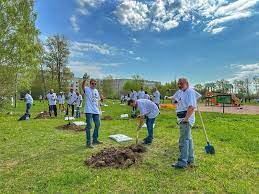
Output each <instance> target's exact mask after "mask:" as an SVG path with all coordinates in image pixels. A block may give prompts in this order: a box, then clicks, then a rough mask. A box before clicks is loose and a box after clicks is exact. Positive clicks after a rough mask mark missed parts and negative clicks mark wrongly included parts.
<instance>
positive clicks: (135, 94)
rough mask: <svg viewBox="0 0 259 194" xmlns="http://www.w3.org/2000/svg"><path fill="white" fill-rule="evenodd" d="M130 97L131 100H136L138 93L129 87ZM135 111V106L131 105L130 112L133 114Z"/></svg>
mask: <svg viewBox="0 0 259 194" xmlns="http://www.w3.org/2000/svg"><path fill="white" fill-rule="evenodd" d="M130 99H131V100H133V101H136V100H137V99H138V93H137V92H136V91H135V90H133V89H131V92H130ZM128 102H129V101H128ZM135 112H136V108H135V107H134V106H133V107H132V114H135Z"/></svg>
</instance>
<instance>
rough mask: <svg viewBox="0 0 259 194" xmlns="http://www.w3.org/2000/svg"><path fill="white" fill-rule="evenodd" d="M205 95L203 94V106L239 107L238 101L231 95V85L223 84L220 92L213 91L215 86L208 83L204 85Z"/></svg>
mask: <svg viewBox="0 0 259 194" xmlns="http://www.w3.org/2000/svg"><path fill="white" fill-rule="evenodd" d="M205 87H206V93H205V106H223V103H222V102H224V106H232V107H239V106H240V105H241V104H240V100H239V98H237V97H236V96H235V94H234V93H233V86H232V84H224V89H223V91H222V92H218V91H215V90H214V88H215V84H214V83H210V84H206V85H205Z"/></svg>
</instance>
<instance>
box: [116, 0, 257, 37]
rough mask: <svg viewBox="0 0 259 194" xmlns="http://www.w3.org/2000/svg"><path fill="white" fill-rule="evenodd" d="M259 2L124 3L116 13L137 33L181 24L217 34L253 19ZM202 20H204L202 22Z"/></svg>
mask: <svg viewBox="0 0 259 194" xmlns="http://www.w3.org/2000/svg"><path fill="white" fill-rule="evenodd" d="M258 2H259V0H236V1H235V2H229V1H228V0H178V1H176V0H153V1H149V2H148V1H146V3H143V2H138V1H135V0H122V1H121V3H120V4H119V5H118V6H117V9H116V11H115V13H116V16H117V17H118V21H119V22H120V23H121V24H122V25H126V26H128V27H130V28H131V29H132V30H134V31H138V30H143V29H146V28H148V27H149V28H150V29H151V30H155V31H158V32H160V31H163V30H171V29H174V28H176V27H178V26H179V25H180V23H181V22H185V21H191V22H192V24H193V26H195V25H204V26H205V28H204V31H206V32H209V33H212V34H217V33H220V32H222V31H223V30H224V29H225V27H226V26H222V24H224V25H226V23H227V22H230V21H234V20H239V19H242V18H247V17H251V16H252V15H253V14H254V12H253V7H254V6H255V5H256V4H257V3H258ZM201 18H202V19H201Z"/></svg>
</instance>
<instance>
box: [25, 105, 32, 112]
mask: <svg viewBox="0 0 259 194" xmlns="http://www.w3.org/2000/svg"><path fill="white" fill-rule="evenodd" d="M30 109H31V104H30V103H27V104H26V114H30Z"/></svg>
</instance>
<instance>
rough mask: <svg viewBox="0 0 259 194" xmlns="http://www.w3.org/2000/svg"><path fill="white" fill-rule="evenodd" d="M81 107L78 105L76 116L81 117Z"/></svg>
mask: <svg viewBox="0 0 259 194" xmlns="http://www.w3.org/2000/svg"><path fill="white" fill-rule="evenodd" d="M80 116H81V114H80V107H76V118H80Z"/></svg>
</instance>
